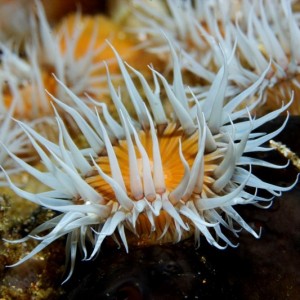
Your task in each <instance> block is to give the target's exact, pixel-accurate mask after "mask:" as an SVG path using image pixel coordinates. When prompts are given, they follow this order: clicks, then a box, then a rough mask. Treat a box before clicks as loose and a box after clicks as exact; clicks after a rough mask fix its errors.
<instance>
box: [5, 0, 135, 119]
mask: <svg viewBox="0 0 300 300" xmlns="http://www.w3.org/2000/svg"><path fill="white" fill-rule="evenodd" d="M35 7H36V11H33V9H31V18H30V20H31V22H30V26H31V27H30V28H31V35H30V37H28V38H27V39H26V42H25V43H24V46H23V48H24V49H23V51H22V52H21V53H22V55H21V54H20V51H19V49H18V48H17V49H15V48H14V47H12V46H10V44H9V43H7V42H4V41H3V42H1V40H0V91H1V94H2V97H1V99H0V100H1V103H0V105H1V107H0V109H1V110H0V111H1V112H3V113H4V112H6V111H7V110H8V109H9V105H10V103H11V102H12V101H18V105H17V108H16V110H15V115H16V116H18V117H19V118H28V119H34V118H39V117H41V116H45V115H48V114H49V113H52V108H51V105H50V104H49V97H48V95H47V94H46V93H45V89H47V90H48V91H50V92H51V93H52V94H54V95H56V96H57V97H58V98H60V99H64V101H66V102H67V101H68V99H67V98H66V97H64V95H62V94H61V93H63V91H62V89H61V87H60V86H59V85H57V84H56V81H55V80H54V78H53V76H52V73H54V74H56V75H57V76H59V78H60V79H61V80H62V81H63V82H65V83H66V85H67V86H68V88H69V89H71V90H72V91H73V92H74V93H75V94H76V95H78V96H80V97H82V98H84V97H85V96H84V94H85V93H88V94H89V95H93V96H95V97H96V96H97V97H98V96H101V97H102V96H103V95H104V94H107V93H108V91H107V90H106V89H105V87H106V85H105V80H106V75H105V73H106V71H105V65H104V63H103V57H104V58H105V59H106V61H107V64H111V63H112V62H115V59H114V57H113V58H112V59H111V60H109V59H108V57H107V56H109V55H110V56H113V55H112V54H111V51H110V49H106V48H107V44H106V43H105V38H107V36H106V35H108V31H109V30H111V31H112V33H111V35H110V36H109V38H111V40H113V41H115V42H116V44H118V43H119V44H120V47H121V48H122V47H123V48H122V49H121V51H124V52H126V53H132V51H131V50H132V43H130V42H129V41H126V39H125V38H124V37H123V38H122V39H121V38H119V37H116V32H117V30H119V27H118V26H117V25H115V24H113V23H112V22H111V21H110V20H109V19H106V18H105V17H104V16H93V17H88V16H82V15H81V13H80V12H77V13H76V14H74V15H72V16H69V17H68V18H65V19H63V20H62V22H61V24H59V26H57V27H55V28H52V27H51V26H50V24H49V23H48V21H47V18H46V15H45V12H44V9H43V6H42V4H41V3H40V1H39V0H36V1H35ZM31 8H32V7H31ZM113 25H114V26H113ZM120 35H121V33H120ZM124 40H125V41H124ZM107 53H109V54H107ZM112 77H119V76H116V74H113V75H112ZM15 91H18V96H17V97H14V96H15V94H16V92H15ZM69 104H70V103H69Z"/></svg>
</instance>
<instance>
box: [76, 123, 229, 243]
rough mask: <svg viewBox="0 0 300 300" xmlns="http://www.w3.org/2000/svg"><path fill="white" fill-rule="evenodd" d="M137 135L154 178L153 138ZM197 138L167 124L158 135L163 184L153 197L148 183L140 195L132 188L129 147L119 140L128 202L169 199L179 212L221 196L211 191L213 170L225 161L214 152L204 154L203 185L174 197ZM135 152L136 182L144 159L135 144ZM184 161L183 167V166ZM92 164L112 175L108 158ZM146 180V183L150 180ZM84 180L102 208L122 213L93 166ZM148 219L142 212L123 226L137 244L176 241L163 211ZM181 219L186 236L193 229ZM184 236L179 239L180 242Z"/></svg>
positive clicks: (147, 133) (192, 159)
mask: <svg viewBox="0 0 300 300" xmlns="http://www.w3.org/2000/svg"><path fill="white" fill-rule="evenodd" d="M138 136H139V140H140V142H141V144H142V147H143V149H145V151H146V154H147V156H148V157H149V166H150V169H151V170H150V171H151V174H152V177H153V178H154V176H155V174H154V171H153V168H154V164H155V162H154V161H153V159H154V157H155V155H154V154H153V149H154V148H153V144H154V142H153V137H152V135H151V132H150V131H144V130H140V131H139V132H138ZM199 139H201V138H200V137H199V133H198V131H195V132H194V133H192V134H191V135H189V136H187V135H186V134H185V133H184V131H183V130H182V128H180V127H178V125H177V124H175V123H170V124H168V125H167V127H166V128H165V130H164V131H163V132H161V133H159V134H157V141H158V147H159V153H160V158H161V166H162V171H163V181H164V184H163V183H162V182H160V183H156V186H155V194H153V193H150V194H146V192H145V190H146V189H147V188H146V187H145V185H147V183H145V182H144V186H143V188H142V190H140V191H139V192H137V191H136V190H135V189H134V187H133V185H134V184H135V182H132V178H131V176H132V173H131V170H130V165H131V163H132V162H131V161H130V154H129V152H130V150H129V145H128V142H127V141H126V140H121V141H118V143H117V144H116V145H115V146H114V147H113V148H114V152H115V154H116V158H117V161H118V164H119V167H120V170H121V172H122V178H123V180H124V185H125V190H126V192H127V196H128V197H129V198H130V199H131V201H132V202H133V203H136V204H137V203H138V202H139V201H140V200H143V201H146V202H147V203H153V202H155V201H157V202H160V203H161V202H162V201H164V199H168V201H170V202H171V203H172V204H173V205H174V208H175V209H177V208H178V209H180V207H181V206H183V205H187V206H188V205H189V203H193V202H194V201H195V199H196V198H199V197H201V194H202V195H203V194H204V195H206V197H216V196H217V195H218V194H219V195H220V194H222V193H215V192H214V191H213V184H214V182H215V175H214V171H215V170H216V168H217V166H218V165H219V164H220V163H221V161H222V160H223V158H224V155H223V153H222V151H221V150H220V149H216V150H214V151H213V152H211V153H208V152H207V153H204V157H203V165H202V166H203V178H201V179H199V181H202V186H201V187H199V186H197V185H196V186H195V187H194V189H193V191H191V192H190V193H189V196H186V197H183V198H180V199H179V198H178V196H176V192H175V191H176V189H178V188H179V186H180V185H182V184H183V182H184V181H186V178H187V169H188V168H189V169H191V168H192V167H193V164H194V162H195V159H196V157H197V154H198V152H199ZM134 151H135V155H136V163H137V168H138V174H137V175H138V180H139V179H140V180H141V181H142V182H143V181H144V178H143V176H145V175H144V167H145V166H143V158H142V156H141V154H140V150H139V149H138V146H137V145H134ZM183 158H184V163H185V164H183ZM95 162H96V164H97V166H98V167H99V168H100V169H101V170H102V171H103V172H104V173H105V174H106V175H108V176H110V177H112V176H113V175H112V170H111V163H110V159H109V157H108V156H107V155H105V156H100V157H98V158H97V159H96V160H95ZM95 172H96V175H95ZM145 179H146V180H148V181H149V180H151V179H150V178H145ZM154 179H155V178H154ZM85 181H86V182H87V183H88V184H89V185H90V186H91V187H93V188H94V189H95V190H96V191H97V192H98V193H99V194H101V195H102V196H103V199H104V202H105V205H107V206H108V207H110V209H111V211H112V214H113V213H114V212H116V211H118V210H121V211H122V210H124V208H122V205H120V203H119V201H118V199H117V198H116V194H115V191H114V189H113V187H112V186H111V184H110V183H109V182H107V181H106V180H105V179H104V178H103V177H102V176H101V175H100V174H97V171H96V167H94V171H92V172H91V173H90V175H88V176H86V178H85ZM141 192H142V193H141ZM75 203H76V204H83V203H84V201H80V199H79V200H78V199H77V200H76V202H75ZM149 205H152V204H149ZM176 207H177V208H176ZM151 218H152V219H149V212H147V211H143V212H141V213H140V214H139V216H138V217H137V220H136V222H135V223H134V224H132V223H130V222H127V223H125V227H127V229H129V230H130V231H132V232H134V233H135V235H137V236H138V240H139V241H138V243H139V244H140V243H142V244H148V243H150V244H151V243H155V242H156V243H157V242H160V243H165V242H174V241H176V240H177V239H178V232H177V229H176V225H175V223H176V222H175V221H174V219H173V217H172V216H171V215H170V214H169V213H168V212H167V211H166V210H165V209H164V208H162V209H161V210H160V211H159V212H157V213H155V214H154V215H153V216H152V217H151ZM182 219H183V222H184V223H186V224H188V226H189V228H188V230H185V231H184V232H183V237H189V236H190V235H192V234H193V233H194V230H193V229H192V228H191V227H190V225H191V226H192V227H193V225H192V224H191V222H189V221H188V218H186V217H185V216H182ZM183 237H181V239H182V238H183Z"/></svg>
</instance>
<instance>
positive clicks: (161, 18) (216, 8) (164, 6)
mask: <svg viewBox="0 0 300 300" xmlns="http://www.w3.org/2000/svg"><path fill="white" fill-rule="evenodd" d="M129 3H131V5H132V6H133V7H134V9H135V10H134V12H135V13H134V15H135V16H136V17H137V19H138V22H139V23H138V24H139V25H136V24H134V25H130V26H129V30H130V31H131V32H134V33H135V34H136V35H137V37H139V38H140V40H141V44H142V45H143V44H144V46H145V48H147V49H148V51H153V52H155V53H157V54H158V55H159V56H160V57H161V59H162V60H163V61H165V63H166V65H168V64H169V56H168V55H164V53H167V52H165V50H166V49H167V48H168V45H167V43H166V40H165V39H164V38H163V36H162V34H161V31H162V30H163V31H164V32H165V33H167V35H168V36H169V38H170V39H171V40H172V43H173V44H174V45H175V47H177V48H178V49H181V52H182V61H183V63H182V68H183V69H184V70H188V71H190V72H191V73H192V74H196V81H193V79H195V78H193V77H190V80H191V82H190V83H189V84H190V85H191V86H193V85H197V80H199V77H201V78H202V79H203V82H202V86H201V87H199V86H198V90H199V93H200V94H201V93H203V94H205V93H206V92H207V90H208V89H209V86H210V84H211V83H212V81H213V79H214V77H215V76H216V74H217V71H218V69H219V68H220V67H221V66H222V64H223V57H222V56H223V55H226V56H227V58H228V60H229V57H230V56H231V57H230V59H231V64H230V69H231V70H230V76H229V78H230V85H231V86H232V88H231V89H228V93H229V94H230V95H233V94H234V93H240V92H241V90H243V89H244V88H245V87H247V86H249V85H251V84H252V83H253V82H255V81H256V80H257V78H258V77H259V76H260V74H261V73H262V72H263V71H264V70H265V69H266V68H267V66H268V64H269V62H270V61H271V68H270V69H269V73H268V75H267V76H266V78H265V82H264V84H263V85H262V86H261V89H264V90H265V92H264V94H263V99H264V101H263V102H262V103H263V105H261V106H260V107H259V109H258V111H257V112H258V113H259V114H263V113H264V112H267V111H271V110H274V109H276V108H278V107H280V106H281V103H282V101H285V100H286V99H289V98H290V96H291V92H292V91H294V93H295V99H296V100H295V101H294V102H293V104H292V105H291V106H290V108H289V111H290V112H291V113H292V114H299V112H300V110H299V101H298V100H297V99H298V98H299V96H298V94H299V57H298V56H299V55H298V52H299V51H298V40H299V38H300V30H299V22H298V14H297V12H294V11H293V2H292V1H279V0H277V1H271V2H270V1H263V0H261V1H251V2H250V1H222V3H220V1H217V0H216V1H192V0H190V1H180V0H179V1H171V0H170V1H163V2H161V5H159V8H156V6H155V5H153V4H152V3H150V2H149V1H142V0H140V1H129ZM150 8H152V9H150ZM129 19H131V18H129ZM278 20H280V22H279V21H278ZM129 22H130V21H129ZM220 45H221V48H222V51H220ZM235 49H236V50H235ZM186 52H188V53H186ZM222 52H223V53H222ZM233 53H234V55H233ZM187 78H188V77H187ZM199 97H201V95H200V96H199Z"/></svg>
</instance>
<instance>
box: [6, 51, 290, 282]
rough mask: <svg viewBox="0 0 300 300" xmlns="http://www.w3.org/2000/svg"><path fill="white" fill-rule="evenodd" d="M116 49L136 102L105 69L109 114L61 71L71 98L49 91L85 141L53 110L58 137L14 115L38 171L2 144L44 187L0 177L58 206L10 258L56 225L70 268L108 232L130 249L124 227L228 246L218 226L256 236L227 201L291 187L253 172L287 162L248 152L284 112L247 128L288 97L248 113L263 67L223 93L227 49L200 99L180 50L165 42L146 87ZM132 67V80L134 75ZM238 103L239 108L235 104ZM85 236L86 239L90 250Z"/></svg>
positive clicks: (46, 238)
mask: <svg viewBox="0 0 300 300" xmlns="http://www.w3.org/2000/svg"><path fill="white" fill-rule="evenodd" d="M114 51H115V50H114ZM115 54H116V57H117V60H118V64H119V67H120V70H121V73H122V76H123V79H124V83H125V85H126V91H125V93H127V94H128V95H129V98H130V100H131V104H130V105H132V108H133V109H134V112H132V110H131V108H130V105H129V104H126V106H125V105H124V102H123V101H122V95H121V93H120V92H117V91H116V90H115V88H114V86H113V84H112V81H111V78H110V74H109V72H107V81H108V86H109V90H110V96H111V100H112V103H111V105H112V106H114V109H115V110H116V112H117V117H115V118H113V117H112V115H111V114H110V113H109V111H108V109H107V106H106V104H104V103H100V102H95V101H93V100H92V99H90V101H91V103H93V104H94V106H95V108H94V109H91V108H90V104H89V105H86V104H85V103H83V102H82V101H81V100H80V99H79V98H78V97H77V96H76V95H75V94H74V93H73V92H72V91H71V90H70V89H68V88H67V87H66V85H64V84H63V83H62V82H60V81H59V84H60V86H61V88H62V89H64V91H65V93H66V94H67V95H68V96H69V97H70V99H71V101H72V102H73V105H72V107H71V106H68V105H66V104H65V103H64V102H62V101H60V100H58V99H56V98H55V97H52V98H53V101H54V102H55V104H56V106H58V107H59V108H60V109H61V110H62V111H64V112H65V113H66V114H69V115H70V116H71V117H72V118H73V119H74V121H75V123H76V124H77V126H78V128H79V129H80V130H81V132H82V135H83V136H84V138H85V139H86V143H87V147H84V148H80V147H79V146H77V145H76V144H75V143H74V141H73V140H72V137H71V136H70V134H69V132H68V129H67V127H66V125H65V124H64V122H63V120H62V118H61V117H60V115H59V114H58V113H57V112H56V110H55V114H56V119H57V125H58V128H59V138H58V143H57V144H56V143H53V142H50V141H49V140H47V139H46V138H44V137H43V136H42V135H40V134H39V133H37V132H36V131H34V130H33V129H32V128H30V127H29V126H27V125H26V124H24V123H22V122H18V123H19V125H20V127H21V128H22V129H23V130H24V132H25V133H26V134H27V136H28V138H29V139H30V141H31V143H32V146H33V147H34V148H35V149H36V151H37V153H38V155H39V156H40V158H41V161H42V163H43V165H44V166H45V171H44V172H43V171H40V170H37V169H36V168H34V166H31V165H29V164H28V163H26V162H24V161H23V160H21V159H19V158H18V157H17V156H15V155H14V154H13V153H12V152H11V151H10V150H9V149H7V152H8V153H9V155H10V156H11V158H12V159H13V160H14V161H15V162H16V163H18V164H19V165H20V167H22V168H23V169H24V170H25V171H26V172H28V173H29V174H31V175H32V176H34V177H35V178H36V179H37V180H39V181H40V182H41V183H43V184H44V185H46V186H48V187H49V191H47V192H43V193H38V194H32V193H29V192H27V191H24V190H22V189H20V188H19V187H17V186H16V185H15V184H14V183H13V182H12V181H11V180H10V178H9V176H8V175H7V180H8V183H9V185H10V187H11V189H12V190H13V191H14V192H15V193H16V194H18V195H19V196H21V197H23V198H25V199H27V200H29V201H32V202H34V203H37V204H39V205H42V206H43V207H46V208H48V209H52V210H55V211H57V212H59V213H60V214H59V215H58V216H56V217H55V218H53V219H51V220H50V221H47V222H45V223H43V224H41V225H40V226H38V227H37V228H36V229H34V230H33V231H32V232H31V233H30V234H29V235H28V236H27V237H25V238H23V239H21V240H18V241H15V242H22V241H26V240H27V239H30V238H33V239H36V240H38V241H40V243H39V244H38V245H37V246H36V248H34V249H33V250H32V252H30V253H29V254H28V255H26V256H25V257H24V258H22V259H21V260H20V261H19V262H18V263H16V265H17V264H20V263H22V262H24V261H26V260H28V259H29V258H30V257H32V256H33V255H35V254H36V253H37V252H39V251H41V250H42V249H43V248H45V247H46V246H48V245H49V244H50V243H52V242H53V241H54V240H56V239H58V238H59V237H61V236H64V235H67V236H68V238H67V252H68V253H69V258H70V262H71V267H70V273H69V276H71V274H72V272H73V269H74V263H75V257H76V253H77V249H78V248H79V249H80V250H81V252H82V253H83V259H84V260H86V259H92V258H94V257H95V256H96V255H97V254H98V253H99V251H100V248H101V244H102V243H103V241H104V239H105V238H106V237H108V236H113V237H114V238H115V239H117V236H119V238H120V239H121V241H122V243H123V244H124V246H125V248H126V250H128V241H127V237H128V235H129V233H128V232H130V235H133V236H136V240H137V241H138V243H140V244H153V243H164V242H178V241H180V240H182V239H184V238H186V237H188V236H191V235H194V237H195V240H196V242H197V243H199V242H200V238H201V236H203V237H204V238H205V239H206V240H207V242H208V243H209V244H211V245H213V246H215V247H217V248H220V249H223V248H225V247H226V246H227V245H230V246H235V245H234V244H233V243H232V242H231V241H230V239H229V238H228V237H226V236H225V234H224V233H223V231H222V228H225V229H226V231H231V232H232V234H233V235H235V236H237V235H238V232H239V230H240V229H239V228H240V227H241V228H244V229H245V230H247V231H248V232H250V233H251V234H252V235H254V236H255V237H259V234H258V233H256V232H255V231H254V230H253V229H252V228H251V227H250V226H249V225H248V224H247V223H246V222H245V221H244V220H243V219H242V217H241V216H240V215H239V214H238V212H237V211H236V210H235V208H234V206H235V205H237V204H242V205H243V204H254V205H260V204H259V203H267V204H266V206H268V205H269V204H270V203H271V201H272V197H273V196H278V195H280V194H281V192H283V191H287V190H289V189H290V188H291V187H280V186H276V185H273V184H271V183H267V182H264V181H263V180H261V179H259V178H258V177H256V176H255V175H254V174H252V173H251V166H253V165H258V166H262V167H267V168H284V167H286V166H285V165H284V166H278V165H274V164H272V163H268V162H266V161H263V160H260V159H255V158H251V157H250V156H247V154H248V153H251V152H261V151H269V150H271V149H270V148H269V147H267V146H264V145H263V144H264V143H265V142H266V141H268V140H269V139H271V138H273V137H274V136H276V135H277V134H278V133H279V132H280V131H281V130H282V129H283V128H284V126H285V124H286V121H287V120H286V121H285V122H284V123H283V125H282V126H281V127H280V128H279V129H277V130H275V131H274V132H272V133H269V134H264V133H262V132H253V130H255V129H257V128H259V127H260V126H261V125H262V124H264V123H266V122H268V121H270V120H272V119H274V118H275V117H276V116H278V115H279V114H280V113H282V112H283V111H284V110H286V108H287V106H288V105H285V106H283V107H282V108H280V109H278V110H276V111H274V112H272V113H269V114H267V115H265V116H263V117H260V118H257V119H256V118H252V117H251V116H250V112H251V110H252V109H253V108H254V107H255V105H256V104H257V103H258V101H259V100H260V99H258V101H256V103H252V104H251V105H249V106H248V107H245V106H247V101H248V98H249V96H250V95H252V94H253V93H254V92H255V91H256V89H257V88H258V86H259V84H260V83H261V82H262V81H263V79H264V78H263V75H264V74H263V75H262V76H261V77H260V78H259V80H258V81H257V82H255V83H254V84H253V85H252V86H250V87H249V88H248V89H246V90H244V91H243V92H242V93H240V94H239V95H237V96H236V97H234V98H232V99H225V96H224V95H225V92H226V88H227V82H228V65H227V61H226V59H225V61H224V65H223V66H222V68H221V69H220V70H219V72H218V74H217V75H216V77H215V80H214V81H213V84H212V86H211V89H210V90H209V93H208V94H207V97H206V99H205V100H204V101H201V102H199V101H198V100H197V99H196V97H194V96H193V97H192V98H191V99H188V97H187V94H186V87H185V85H184V83H183V79H182V74H181V71H180V65H179V60H178V56H177V54H176V52H175V50H174V48H173V47H172V46H171V56H172V59H173V82H172V83H169V82H168V81H167V80H166V78H164V77H163V76H162V75H161V74H160V73H158V72H157V71H155V70H154V69H153V68H151V71H152V74H153V78H154V86H155V88H154V90H153V88H152V87H151V86H152V83H150V82H147V81H146V79H145V77H144V76H143V75H142V74H141V73H139V72H138V71H137V70H135V69H134V68H132V67H130V66H129V65H126V64H124V62H123V61H122V60H121V58H120V57H119V55H118V54H117V52H116V51H115ZM130 72H133V73H132V74H133V75H134V76H136V77H137V78H138V79H139V81H140V85H138V84H137V83H134V82H133V80H132V75H131V74H130ZM123 93H124V91H123ZM146 99H147V100H146ZM241 104H244V107H245V108H242V109H241V108H239V107H241ZM240 118H244V119H242V120H241V119H240ZM245 118H246V119H245ZM4 173H5V171H4ZM259 190H267V191H268V192H269V193H270V196H271V197H270V198H264V197H261V196H259V195H258V194H257V192H258V191H259ZM87 242H88V243H89V244H90V245H91V246H92V251H91V253H89V250H88V249H89V247H87V244H86V243H87ZM69 276H68V278H69Z"/></svg>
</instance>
